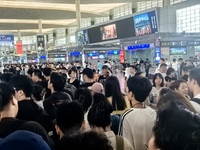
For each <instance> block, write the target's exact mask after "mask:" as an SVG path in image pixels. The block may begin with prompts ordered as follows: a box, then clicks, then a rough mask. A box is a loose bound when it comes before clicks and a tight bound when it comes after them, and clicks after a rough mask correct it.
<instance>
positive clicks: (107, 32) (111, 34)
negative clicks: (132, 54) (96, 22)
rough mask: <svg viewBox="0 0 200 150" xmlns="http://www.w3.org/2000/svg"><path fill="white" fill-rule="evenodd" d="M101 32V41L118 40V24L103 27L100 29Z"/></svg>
mask: <svg viewBox="0 0 200 150" xmlns="http://www.w3.org/2000/svg"><path fill="white" fill-rule="evenodd" d="M100 31H101V39H102V40H108V39H115V38H117V29H116V24H110V25H107V26H103V27H101V28H100Z"/></svg>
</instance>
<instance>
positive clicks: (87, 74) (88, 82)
mask: <svg viewBox="0 0 200 150" xmlns="http://www.w3.org/2000/svg"><path fill="white" fill-rule="evenodd" d="M81 74H83V81H84V83H83V84H82V85H80V86H79V88H88V87H90V86H92V85H93V84H94V81H93V77H94V73H93V71H92V69H90V68H85V69H84V70H83V71H82V72H81Z"/></svg>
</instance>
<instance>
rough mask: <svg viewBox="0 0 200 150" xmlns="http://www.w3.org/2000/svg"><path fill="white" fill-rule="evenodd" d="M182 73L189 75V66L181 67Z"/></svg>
mask: <svg viewBox="0 0 200 150" xmlns="http://www.w3.org/2000/svg"><path fill="white" fill-rule="evenodd" d="M182 75H189V68H188V67H183V70H182Z"/></svg>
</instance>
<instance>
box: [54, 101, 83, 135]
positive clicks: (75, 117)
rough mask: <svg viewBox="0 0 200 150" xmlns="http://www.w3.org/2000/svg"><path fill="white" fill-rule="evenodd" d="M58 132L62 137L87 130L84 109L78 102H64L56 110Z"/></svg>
mask: <svg viewBox="0 0 200 150" xmlns="http://www.w3.org/2000/svg"><path fill="white" fill-rule="evenodd" d="M55 127H56V132H57V134H58V135H59V136H60V139H62V138H63V137H64V136H73V135H75V134H77V133H79V132H80V131H83V130H85V121H84V110H83V108H82V106H81V105H80V104H78V103H77V102H70V103H63V104H61V105H60V107H59V108H58V109H57V112H56V126H55Z"/></svg>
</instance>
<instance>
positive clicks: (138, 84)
mask: <svg viewBox="0 0 200 150" xmlns="http://www.w3.org/2000/svg"><path fill="white" fill-rule="evenodd" d="M127 86H128V89H129V92H132V93H133V94H134V96H135V100H136V101H139V102H144V101H145V100H146V98H147V97H148V96H149V93H150V92H151V90H152V84H151V82H150V81H149V80H148V79H147V78H144V77H141V76H134V77H130V78H129V79H128V82H127Z"/></svg>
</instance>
